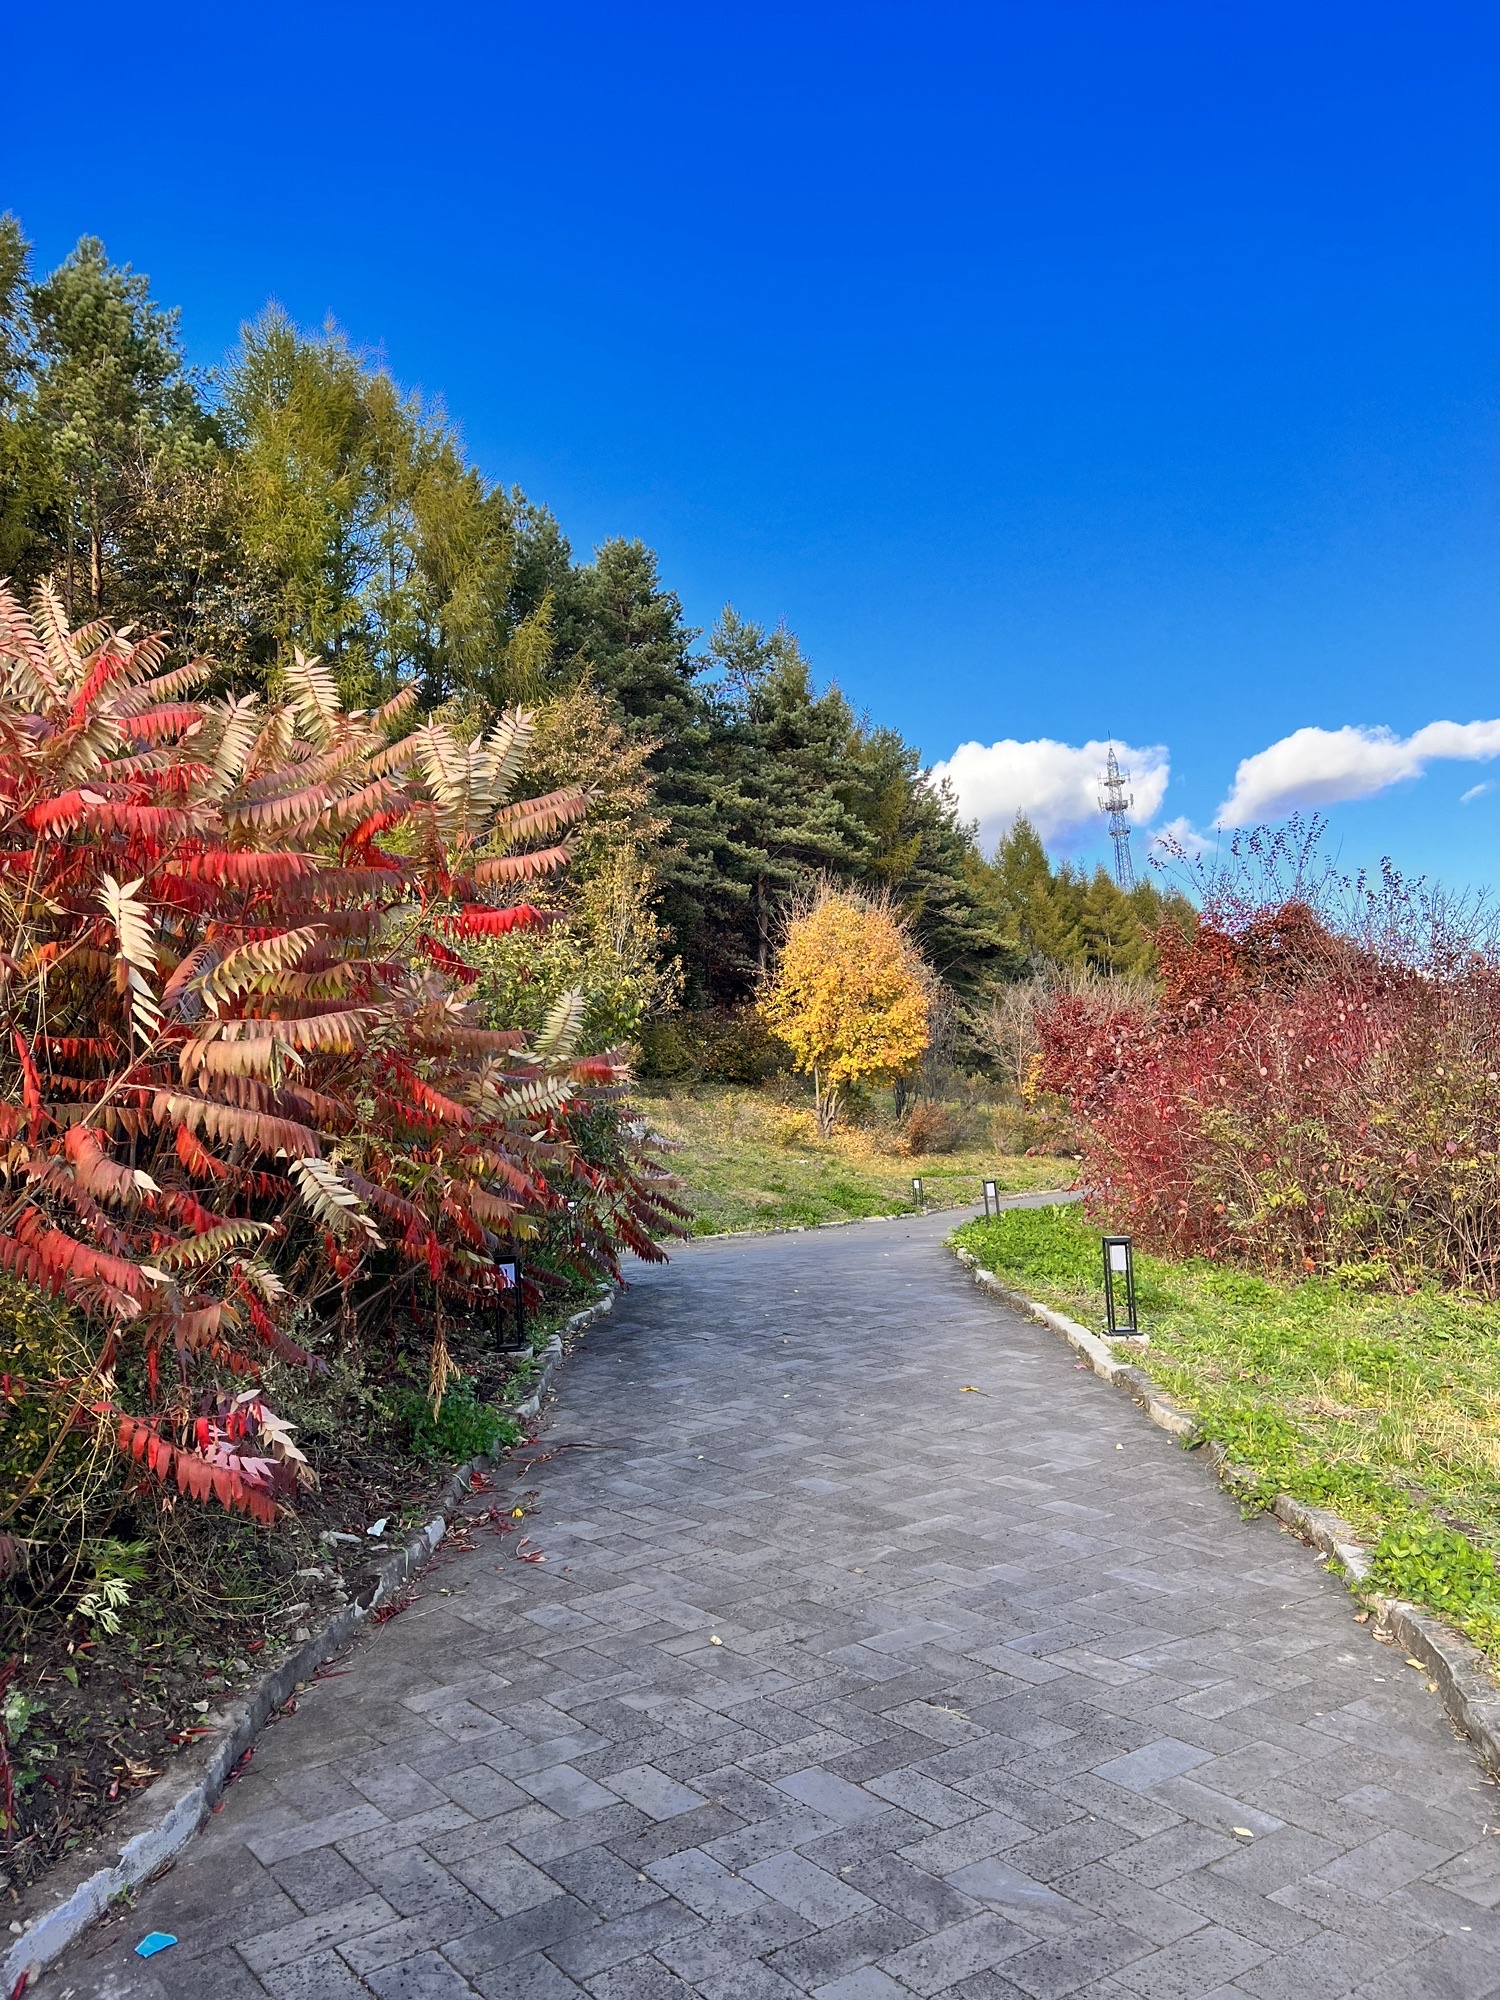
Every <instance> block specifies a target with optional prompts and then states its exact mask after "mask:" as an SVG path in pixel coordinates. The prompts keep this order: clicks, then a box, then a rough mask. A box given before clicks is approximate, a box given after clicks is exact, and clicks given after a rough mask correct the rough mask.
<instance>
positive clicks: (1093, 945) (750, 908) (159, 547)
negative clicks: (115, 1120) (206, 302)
mask: <svg viewBox="0 0 1500 2000" xmlns="http://www.w3.org/2000/svg"><path fill="white" fill-rule="evenodd" d="M622 527H624V528H627V529H628V523H627V524H622ZM0 576H3V577H6V578H8V579H9V581H10V584H11V587H12V589H13V590H14V591H15V592H16V594H17V596H18V597H20V598H21V599H22V600H23V601H25V600H26V599H28V598H29V596H30V594H31V592H32V590H33V588H34V587H35V586H36V585H37V584H38V583H39V582H40V581H41V580H42V579H44V578H46V577H49V576H50V577H51V578H53V579H54V581H55V583H56V585H57V587H58V589H59V591H60V593H61V595H62V598H63V601H64V605H65V607H66V611H67V615H68V617H69V619H70V620H71V621H72V622H73V623H75V624H80V625H81V624H84V623H86V622H87V621H89V620H92V619H98V618H102V619H105V620H107V621H109V622H110V623H111V624H113V625H116V626H118V625H126V624H132V625H134V626H135V627H136V628H137V629H139V630H152V631H154V630H164V631H165V632H166V633H167V635H168V637H169V640H170V643H171V645H172V648H173V657H174V658H176V659H179V660H184V661H185V660H188V659H193V658H208V659H210V660H212V661H213V662H214V667H215V680H216V685H217V687H218V689H219V690H220V691H221V692H228V691H234V692H261V693H263V694H267V695H270V696H275V695H276V693H277V692H278V690H279V685H280V677H282V676H283V675H284V673H285V671H286V664H287V662H288V661H289V660H290V659H291V658H292V657H293V653H294V649H300V650H301V651H302V652H303V653H305V654H309V655H316V656H320V657H321V659H322V660H323V662H324V663H325V665H326V666H327V667H328V668H329V670H330V671H331V672H332V674H333V676H334V679H335V681H336V683H337V686H338V690H339V693H340V696H341V698H342V700H343V701H344V703H345V704H346V705H347V706H348V707H350V708H360V707H371V708H373V707H375V706H377V705H378V704H380V703H382V702H387V701H389V700H391V699H392V698H393V697H394V696H395V695H397V694H398V693H400V692H401V691H403V690H406V689H412V690H414V691H415V693H416V697H417V699H416V705H415V708H414V710H413V717H414V720H416V719H420V717H421V716H422V715H428V716H431V715H434V714H440V715H441V716H442V717H443V718H444V719H445V720H447V721H449V722H451V723H452V724H453V725H454V726H455V727H458V728H460V729H462V728H465V727H471V728H472V727H483V726H485V725H486V724H487V722H488V720H489V719H490V718H491V717H493V716H494V715H495V714H496V713H498V712H499V711H501V710H503V709H505V708H507V707H512V706H516V705H520V706H524V707H525V708H527V709H529V710H533V711H535V713H536V715H537V719H538V736H537V745H536V749H535V751H534V753H533V757H532V761H531V765H530V769H531V771H532V773H533V774H534V776H535V777H536V779H537V782H538V783H539V784H542V785H546V784H561V783H577V784H582V785H584V786H586V787H587V788H588V790H589V791H590V793H591V795H592V799H593V805H592V809H591V813H590V818H589V822H588V830H587V832H586V834H584V835H583V836H581V843H580V851H579V853H578V856H577V858H576V862H575V866H574V868H573V870H572V873H571V878H570V884H569V887H568V889H567V890H566V892H565V894H566V897H567V899H568V903H569V908H568V911H567V917H568V921H567V922H566V923H565V924H563V925H562V926H560V927H559V928H558V929H557V930H556V931H555V932H554V933H552V934H551V936H550V937H549V939H548V941H547V943H546V945H545V947H544V949H543V957H544V959H546V960H547V962H548V973H547V976H546V977H545V978H543V979H542V980H540V981H538V978H537V974H536V968H535V964H534V959H535V944H534V941H532V942H530V943H528V946H527V956H526V962H525V964H524V966H523V965H522V964H521V961H520V960H519V959H518V960H517V961H516V962H515V965H514V966H513V967H511V968H510V973H509V975H508V968H507V961H506V955H505V952H504V950H503V949H502V948H497V950H496V952H495V954H494V961H493V964H492V967H491V971H490V978H491V981H492V983H493V984H495V985H497V986H498V987H500V988H502V989H503V988H504V987H505V984H506V981H507V977H508V976H511V983H512V986H513V987H514V988H515V989H516V990H512V991H509V992H506V993H505V994H504V998H505V999H506V1000H507V1001H508V1002H509V1003H510V1004H511V1005H512V1007H513V1008H516V1009H518V1010H519V1013H520V1015H521V1016H523V1017H524V1015H525V1013H526V1011H527V1007H528V1005H530V1006H531V1007H532V1009H533V1010H534V1011H535V1010H538V1009H540V1008H541V1007H542V1006H543V1005H544V1004H545V1003H546V1002H547V1001H548V1000H550V999H551V998H552V997H554V996H555V993H556V992H558V991H561V990H563V989H564V987H566V986H568V985H570V984H571V985H580V986H582V988H583V990H584V991H585V993H586V995H587V998H588V1002H589V1011H590V1021H589V1030H588V1032H589V1037H590V1039H591V1040H592V1041H593V1042H594V1043H595V1045H599V1046H602V1045H604V1044H605V1043H608V1042H612V1041H617V1040H619V1039H621V1038H622V1037H624V1038H627V1039H631V1038H636V1039H638V1038H639V1037H640V1035H641V1031H642V1029H643V1026H644V1025H645V1024H646V1023H647V1022H648V1021H649V1020H650V1019H652V1018H653V1017H657V1018H659V1017H660V1016H661V1015H662V1014H663V1013H666V1012H669V1011H670V1010H672V1009H674V1008H682V1009H685V1010H690V1011H691V1010H726V1009H736V1008H739V1007H742V1006H743V1005H744V1003H746V1002H747V1001H749V1000H750V999H751V998H752V997H753V995H754V993H755V991H756V989H757V986H758V984H759V983H760V981H761V980H762V979H763V977H764V974H765V972H766V969H767V965H768V962H769V959H770V957H771V954H772V952H773V950H774V946H775V941H776V938H777V935H778V929H779V925H780V924H781V922H782V919H783V914H784V911H785V909H786V907H787V905H788V902H789V900H790V899H792V898H793V897H794V896H795V895H796V894H797V893H798V892H799V890H802V889H805V888H806V887H807V886H808V885H809V884H811V883H812V882H813V881H815V880H817V879H819V878H826V879H831V880H833V881H835V882H839V883H846V884H850V885H857V886H860V887H862V888H865V889H868V890H873V891H876V892H880V891H885V892H888V894H889V895H890V897H891V898H892V899H893V901H894V902H895V903H896V905H897V906H898V907H899V909H900V910H901V911H902V913H903V914H904V915H905V916H906V918H907V920H908V921H909V923H910V925H911V927H912V929H913V932H914V935H915V937H916V939H917V941H918V943H919V944H920V946H921V948H922V950H923V952H924V953H925V955H926V957H927V959H928V961H929V962H930V964H931V965H932V967H933V968H934V970H935V972H936V973H937V975H938V977H939V978H940V979H941V980H942V981H943V982H944V983H945V985H946V986H947V987H948V988H949V989H950V990H951V992H952V993H953V995H954V996H955V998H956V1001H957V1003H958V1004H957V1009H956V1018H957V1019H958V1020H959V1021H960V1022H962V1021H963V1020H964V1019H965V1018H968V1017H970V1016H972V1015H973V1013H974V1011H975V1009H977V1008H979V1007H982V1006H983V1005H984V1004H985V1003H986V1002H987V1001H989V1000H992V999H993V997H994V995H995V994H996V992H997V991H998V990H1000V989H1001V988H1002V987H1003V986H1005V985H1006V984H1007V983H1009V982H1012V981H1015V980H1017V979H1022V978H1026V977H1028V976H1029V975H1030V974H1032V973H1033V972H1035V971H1036V969H1037V968H1038V967H1039V966H1046V965H1058V966H1065V967H1076V968H1089V969H1092V970H1095V971H1099V972H1104V973H1114V972H1126V973H1129V972H1135V973H1139V972H1143V971H1148V970H1150V968H1151V966H1152V964H1153V954H1154V946H1153V943H1152V937H1153V933H1154V932H1155V930H1156V928H1157V926H1158V925H1159V923H1160V921H1161V918H1162V915H1163V912H1164V907H1165V905H1167V904H1168V903H1171V902H1174V901H1175V900H1176V899H1174V898H1171V897H1164V895H1163V892H1162V891H1161V889H1160V888H1158V886H1157V885H1156V884H1155V883H1154V882H1151V881H1147V882H1145V883H1143V884H1142V885H1141V886H1140V887H1139V888H1137V889H1136V890H1135V891H1134V892H1133V894H1131V895H1128V896H1127V895H1124V894H1122V893H1121V892H1120V891H1119V890H1118V889H1117V887H1116V886H1115V884H1114V882H1113V881H1112V880H1111V878H1110V877H1109V876H1108V874H1107V873H1106V872H1105V871H1104V870H1102V869H1099V870H1096V871H1095V872H1094V873H1093V874H1092V875H1090V874H1088V873H1086V872H1083V871H1078V870H1074V869H1072V868H1069V867H1067V866H1055V865H1053V864H1052V863H1051V862H1050V861H1049V858H1048V856H1047V854H1046V852H1045V850H1044V848H1043V846H1042V843H1041V842H1040V840H1039V839H1038V838H1037V836H1036V834H1035V832H1034V831H1033V830H1032V828H1031V827H1030V826H1029V825H1027V823H1026V822H1025V821H1024V820H1020V821H1018V822H1017V823H1016V825H1015V826H1014V828H1013V830H1012V831H1011V833H1010V834H1009V835H1008V837H1007V838H1005V839H1004V840H1003V841H1002V842H1001V844H1000V846H999V850H998V852H997V853H995V854H994V855H992V856H991V855H986V854H984V853H982V852H981V850H980V848H979V845H978V843H977V840H976V837H975V833H974V830H973V828H972V827H970V826H969V825H967V824H966V823H965V822H964V820H963V819H962V817H961V815H960V812H959V810H958V807H957V804H956V802H955V800H954V799H953V798H952V797H951V796H950V795H948V794H947V793H945V792H944V791H943V790H942V789H941V788H938V787H934V786H933V785H932V784H930V783H929V782H928V779H927V776H926V773H925V772H924V769H923V763H922V758H921V756H920V754H919V752H918V751H917V749H916V748H915V747H914V746H913V745H911V744H909V743H907V742H906V741H905V740H904V739H903V738H902V736H901V735H900V733H899V732H898V731H897V730H895V729H893V728H890V727H888V726H885V725H883V724H881V723H880V722H878V721H876V720H874V719H872V718H870V717H869V716H866V715H863V714H861V713H860V712H859V711H858V710H857V709H856V708H855V707H854V706H853V705H852V704H851V702H850V701H849V700H848V698H847V697H846V696H845V694H844V693H843V692H842V691H841V690H840V689H839V688H838V687H837V686H832V685H828V686H820V685H819V683H818V681H817V678H816V676H815V674H814V671H813V668H812V666H811V664H810V663H809V661H808V660H807V658H806V657H805V655H804V654H803V652H802V650H801V648H800V646H799V645H798V642H797V639H796V637H795V636H794V634H793V633H792V632H791V631H789V630H788V629H786V627H785V626H784V625H780V626H776V627H775V628H773V629H768V628H767V627H766V626H763V625H760V624H757V623H755V622H754V621H752V620H750V619H748V618H745V617H742V616H740V615H739V614H738V613H737V612H736V611H735V610H734V608H733V607H732V606H731V605H726V606H725V608H724V610H723V612H722V613H721V615H720V617H719V618H718V620H717V622H716V623H715V624H714V626H713V628H712V629H711V630H709V631H700V630H695V629H694V628H693V627H692V626H690V625H689V623H688V622H687V620H686V618H685V616H684V612H683V607H682V604H681V602H680V600H679V598H678V596H677V594H676V593H675V592H674V591H673V589H672V588H671V585H670V581H669V580H668V579H665V578H663V576H662V575H661V573H660V568H659V565H658V561H657V558H656V556H655V554H654V553H653V551H652V550H651V549H649V548H648V547H646V546H645V545H644V543H642V542H641V541H639V540H635V539H632V538H630V536H629V534H628V532H622V533H621V534H620V535H618V536H616V537H614V538H612V539H610V540H607V541H605V542H603V543H602V544H601V545H600V546H599V547H598V548H596V549H594V550H592V551H591V552H589V553H587V554H582V553H580V552H577V551H575V550H574V548H573V547H572V546H571V544H570V542H569V540H568V537H567V535H566V533H565V532H564V528H563V525H562V524H561V523H559V522H558V521H557V520H556V519H555V518H554V516H553V515H552V514H551V513H550V512H549V511H548V509H547V507H546V506H545V504H543V503H542V502H539V501H536V500H533V499H531V498H529V497H528V496H527V495H525V494H524V493H522V492H521V491H520V490H519V489H518V488H517V487H514V486H507V485H505V484H503V483H491V482H490V481H489V480H487V479H486V478H485V477H484V475H483V474H482V473H481V472H480V471H479V470H478V469H477V468H476V467H475V466H474V465H473V464H472V463H471V462H469V460H468V459H467V457H466V455H465V451H464V447H463V443H462V439H461V436H460V433H459V431H458V429H457V427H456V426H455V424H454V423H453V421H452V420H451V419H450V418H449V416H448V415H447V414H446V412H445V411H444V410H443V409H442V408H441V407H439V406H437V405H436V404H434V403H431V402H429V401H425V400H424V399H423V398H422V397H420V396H418V395H415V394H411V393H407V392H405V391H403V389H402V388H401V387H400V386H399V385H398V384H397V383H396V382H395V381H394V380H393V379H392V377H391V375H390V373H389V372H388V370H387V369H386V368H385V367H384V366H383V365H382V364H381V363H380V362H379V361H378V360H376V359H371V358H370V357H368V356H365V355H363V354H361V353H359V352H358V351H356V350H355V349H354V348H353V347H352V346H351V344H350V343H349V342H348V340H347V339H346V338H345V337H344V336H343V335H342V334H341V333H340V332H339V331H337V330H336V329H334V328H332V327H329V328H324V329H323V330H321V331H317V332H311V333H309V332H306V331H304V330H302V329H299V328H298V327H297V326H295V325H294V324H293V323H292V322H291V320H290V319H289V318H288V317H287V315H286V314H285V313H284V312H283V311H282V310H281V309H279V308H278V307H276V306H274V305H272V306H268V307H267V308H266V309H265V310H264V311H262V312H261V313H260V315H259V317H257V318H255V319H254V320H252V321H250V322H249V323H248V324H247V325H246V326H245V327H244V329H243V331H242V335H241V338H240V341H239V343H238V345H237V347H236V348H235V349H234V351H233V352H232V353H230V354H229V355H227V356H226V357H225V359H224V361H223V363H222V365H220V366H218V367H216V368H214V369H212V370H210V371H203V370H198V369H195V368H193V367H191V366H190V365H189V364H188V362H187V359H186V358H185V353H184V346H183V340H182V334H181V329H180V325H179V318H178V314H177V312H176V311H175V310H174V309H172V308H171V307H169V306H164V305H162V304H161V303H160V302H158V301H157V300H156V299H154V298H153V297H152V293H151V286H150V282H149V280H148V278H147V277H146V276H144V275H142V274H140V273H138V272H135V271H134V270H132V268H131V267H130V266H129V265H128V264H117V263H115V262H112V261H111V259H110V257H109V255H108V254H107V252H106V250H105V248H104V246H103V245H102V244H101V243H100V242H98V241H97V240H95V239H92V238H85V239H84V240H82V241H81V242H80V243H79V244H78V246H77V248H76V249H75V250H74V251H73V253H72V255H71V256H69V257H68V258H67V259H66V261H65V262H64V263H63V264H62V265H61V266H59V268H58V269H56V270H55V271H53V272H51V273H50V274H45V275H43V274H40V273H38V272H37V271H36V270H35V269H34V268H33V260H32V256H31V253H30V248H29V245H28V243H27V241H26V238H25V235H24V232H23V229H22V227H21V225H20V223H19V222H18V221H17V220H16V219H15V218H14V217H6V218H4V219H3V220H0ZM996 721H997V723H999V724H1002V725H1003V714H1002V715H1001V716H999V717H997V718H996ZM521 986H525V987H528V988H534V989H535V990H534V991H529V992H523V991H521V990H519V989H520V987H521ZM544 989H545V990H544ZM971 1046H972V1047H973V1048H974V1049H976V1050H977V1049H978V1047H979V1044H978V1043H977V1042H976V1043H973V1044H972V1045H971ZM646 1054H647V1060H648V1064H649V1058H650V1045H649V1041H648V1043H647V1049H646Z"/></svg>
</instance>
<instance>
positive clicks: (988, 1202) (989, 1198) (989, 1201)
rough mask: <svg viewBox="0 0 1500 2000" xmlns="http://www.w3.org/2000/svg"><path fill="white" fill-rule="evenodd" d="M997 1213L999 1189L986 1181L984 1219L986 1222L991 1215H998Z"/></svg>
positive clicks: (998, 1209) (991, 1182) (994, 1184)
mask: <svg viewBox="0 0 1500 2000" xmlns="http://www.w3.org/2000/svg"><path fill="white" fill-rule="evenodd" d="M999 1213H1000V1189H999V1187H998V1186H997V1185H996V1183H995V1182H994V1181H986V1182H985V1184H984V1219H985V1221H986V1222H988V1221H989V1219H990V1217H991V1215H998V1214H999Z"/></svg>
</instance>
